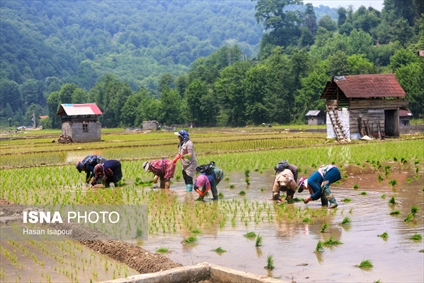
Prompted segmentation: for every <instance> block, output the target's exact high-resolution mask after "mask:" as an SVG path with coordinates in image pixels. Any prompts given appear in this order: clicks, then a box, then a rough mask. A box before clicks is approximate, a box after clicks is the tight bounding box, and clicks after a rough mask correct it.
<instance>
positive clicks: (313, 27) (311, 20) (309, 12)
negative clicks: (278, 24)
mask: <svg viewBox="0 0 424 283" xmlns="http://www.w3.org/2000/svg"><path fill="white" fill-rule="evenodd" d="M303 17H304V21H305V25H306V27H307V28H308V29H309V31H310V32H311V34H312V35H315V34H316V32H317V29H318V27H317V17H316V15H315V10H314V6H312V4H311V3H307V4H306V9H305V12H304V14H303Z"/></svg>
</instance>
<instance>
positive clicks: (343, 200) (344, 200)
mask: <svg viewBox="0 0 424 283" xmlns="http://www.w3.org/2000/svg"><path fill="white" fill-rule="evenodd" d="M351 201H352V200H351V199H350V198H344V199H342V202H346V203H348V202H351Z"/></svg>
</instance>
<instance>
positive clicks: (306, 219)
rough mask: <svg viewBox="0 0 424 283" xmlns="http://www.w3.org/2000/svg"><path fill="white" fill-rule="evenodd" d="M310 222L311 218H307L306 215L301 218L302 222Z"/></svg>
mask: <svg viewBox="0 0 424 283" xmlns="http://www.w3.org/2000/svg"><path fill="white" fill-rule="evenodd" d="M310 222H311V219H309V218H308V217H305V218H303V220H302V223H305V224H308V223H310Z"/></svg>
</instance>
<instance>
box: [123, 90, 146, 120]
mask: <svg viewBox="0 0 424 283" xmlns="http://www.w3.org/2000/svg"><path fill="white" fill-rule="evenodd" d="M142 100H143V96H142V95H141V94H140V93H138V94H132V95H130V96H129V97H128V99H127V101H125V104H124V106H123V107H122V112H121V119H120V120H121V121H122V125H123V126H125V127H132V126H136V125H137V124H136V123H135V122H136V118H137V108H138V107H139V105H140V103H142Z"/></svg>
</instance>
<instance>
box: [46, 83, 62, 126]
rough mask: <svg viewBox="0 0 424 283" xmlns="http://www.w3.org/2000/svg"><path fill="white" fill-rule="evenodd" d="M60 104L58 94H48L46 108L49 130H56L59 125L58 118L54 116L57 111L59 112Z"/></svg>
mask: <svg viewBox="0 0 424 283" xmlns="http://www.w3.org/2000/svg"><path fill="white" fill-rule="evenodd" d="M60 104H61V100H60V92H59V91H54V92H52V93H50V95H49V97H48V98H47V108H48V113H49V118H50V119H51V125H50V127H49V128H52V129H58V128H59V127H60V125H61V122H60V117H59V116H56V113H57V111H58V110H59V107H60Z"/></svg>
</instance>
